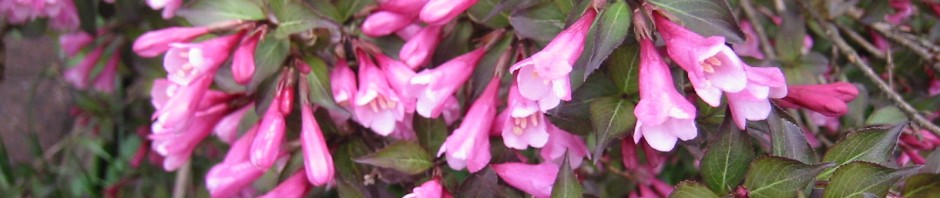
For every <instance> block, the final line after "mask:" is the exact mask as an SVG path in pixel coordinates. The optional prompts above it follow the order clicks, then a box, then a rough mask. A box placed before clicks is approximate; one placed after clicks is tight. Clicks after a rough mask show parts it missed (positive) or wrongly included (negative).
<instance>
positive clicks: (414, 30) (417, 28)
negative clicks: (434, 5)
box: [395, 23, 424, 41]
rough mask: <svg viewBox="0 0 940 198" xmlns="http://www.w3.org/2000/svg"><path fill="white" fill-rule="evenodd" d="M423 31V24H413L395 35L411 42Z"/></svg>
mask: <svg viewBox="0 0 940 198" xmlns="http://www.w3.org/2000/svg"><path fill="white" fill-rule="evenodd" d="M423 29H424V28H423V27H421V24H418V23H412V24H411V25H408V26H405V27H404V28H402V29H400V30H398V31H397V32H395V35H397V36H398V38H401V39H404V40H406V41H407V40H411V38H414V37H415V36H416V35H418V33H420V32H421V30H423Z"/></svg>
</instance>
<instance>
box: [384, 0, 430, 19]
mask: <svg viewBox="0 0 940 198" xmlns="http://www.w3.org/2000/svg"><path fill="white" fill-rule="evenodd" d="M378 2H379V9H381V10H385V11H392V12H395V13H399V14H410V15H417V14H418V13H419V12H420V11H421V8H422V7H424V4H426V3H427V2H428V0H378Z"/></svg>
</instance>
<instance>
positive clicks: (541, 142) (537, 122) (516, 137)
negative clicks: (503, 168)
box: [497, 84, 549, 150]
mask: <svg viewBox="0 0 940 198" xmlns="http://www.w3.org/2000/svg"><path fill="white" fill-rule="evenodd" d="M507 105H508V106H507V107H506V109H505V110H503V112H502V113H501V114H500V116H499V119H500V120H499V121H497V122H502V124H501V126H502V127H500V130H502V132H501V134H502V136H503V144H506V147H509V148H514V149H519V150H524V149H526V148H527V147H529V146H532V147H533V148H542V146H545V143H547V142H548V139H549V137H548V136H549V134H548V129H547V128H548V127H547V126H548V125H549V124H548V123H547V122H546V121H547V120H546V119H545V115H544V114H543V113H542V112H541V111H539V106H538V104H536V102H535V101H532V100H529V99H526V98H525V97H522V96H521V95H519V86H516V85H515V84H513V86H512V87H510V88H509V100H508V104H507Z"/></svg>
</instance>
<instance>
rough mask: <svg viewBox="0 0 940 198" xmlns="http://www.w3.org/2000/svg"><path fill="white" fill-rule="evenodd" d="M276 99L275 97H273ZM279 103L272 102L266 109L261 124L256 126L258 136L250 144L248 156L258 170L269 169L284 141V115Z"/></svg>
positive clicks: (276, 101)
mask: <svg viewBox="0 0 940 198" xmlns="http://www.w3.org/2000/svg"><path fill="white" fill-rule="evenodd" d="M275 97H277V96H275ZM279 105H280V102H279V101H278V100H274V101H272V102H271V106H269V107H268V110H267V111H266V113H264V117H262V118H261V123H259V125H258V134H257V136H256V137H255V139H254V141H253V142H252V143H251V153H250V155H249V157H250V161H251V164H252V165H255V166H257V167H259V168H269V167H271V166H272V165H274V162H275V161H276V160H277V158H278V154H279V152H280V150H281V142H283V141H284V130H285V127H286V126H285V122H284V114H282V113H281V111H280V110H279V108H278V107H279Z"/></svg>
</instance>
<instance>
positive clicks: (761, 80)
mask: <svg viewBox="0 0 940 198" xmlns="http://www.w3.org/2000/svg"><path fill="white" fill-rule="evenodd" d="M744 70H745V71H747V79H748V82H747V83H748V84H747V87H746V88H745V89H744V90H743V91H740V92H737V93H728V108H730V109H731V118H732V119H733V120H734V124H735V125H737V126H738V128H739V129H744V126H745V120H763V119H767V116H769V115H770V111H771V110H772V108H771V105H770V101H769V100H768V99H769V98H783V97H784V96H786V95H787V82H786V79H784V77H783V72H781V71H780V69H779V68H776V67H750V66H744Z"/></svg>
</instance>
